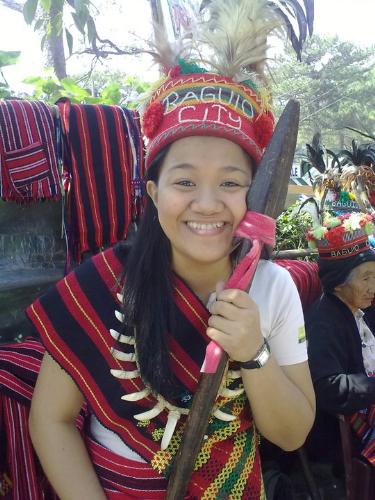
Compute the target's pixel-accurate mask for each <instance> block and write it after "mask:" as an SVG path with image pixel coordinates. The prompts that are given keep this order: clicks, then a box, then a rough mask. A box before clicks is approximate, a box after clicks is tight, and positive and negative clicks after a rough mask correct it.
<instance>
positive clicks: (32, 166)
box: [0, 100, 60, 203]
mask: <svg viewBox="0 0 375 500" xmlns="http://www.w3.org/2000/svg"><path fill="white" fill-rule="evenodd" d="M56 149H57V148H56V127H55V121H54V117H53V114H52V111H51V107H50V106H48V105H47V104H45V103H43V102H42V101H21V100H4V101H0V195H1V197H2V198H3V199H4V200H6V201H9V200H14V201H17V202H20V203H23V202H30V201H36V200H43V199H50V198H52V199H55V200H58V199H59V198H60V186H59V175H58V169H57V152H56Z"/></svg>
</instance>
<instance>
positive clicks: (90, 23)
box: [87, 16, 96, 44]
mask: <svg viewBox="0 0 375 500" xmlns="http://www.w3.org/2000/svg"><path fill="white" fill-rule="evenodd" d="M95 36H96V28H95V22H94V19H93V18H92V17H91V16H89V17H88V18H87V38H88V40H89V43H90V44H91V43H92V41H93V40H94V39H95Z"/></svg>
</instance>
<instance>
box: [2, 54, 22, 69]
mask: <svg viewBox="0 0 375 500" xmlns="http://www.w3.org/2000/svg"><path fill="white" fill-rule="evenodd" d="M20 55H21V52H20V51H19V50H17V51H16V50H11V51H6V50H0V67H3V66H10V65H12V64H16V63H17V62H18V59H19V57H20Z"/></svg>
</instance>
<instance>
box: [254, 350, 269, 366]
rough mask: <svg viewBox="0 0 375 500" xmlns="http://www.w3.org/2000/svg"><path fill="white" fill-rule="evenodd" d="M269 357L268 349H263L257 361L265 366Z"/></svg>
mask: <svg viewBox="0 0 375 500" xmlns="http://www.w3.org/2000/svg"><path fill="white" fill-rule="evenodd" d="M269 357H270V353H269V351H268V349H267V347H266V346H265V349H263V351H262V352H261V353H260V354H259V356H258V359H257V361H258V363H259V364H260V365H261V366H263V365H265V364H266V363H267V361H268V358H269Z"/></svg>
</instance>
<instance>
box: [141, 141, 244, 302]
mask: <svg viewBox="0 0 375 500" xmlns="http://www.w3.org/2000/svg"><path fill="white" fill-rule="evenodd" d="M250 182H251V160H250V158H249V157H248V156H247V155H246V154H245V153H244V151H243V150H242V149H241V148H240V146H238V145H237V144H235V143H233V142H230V141H228V140H227V139H221V138H218V137H186V138H184V139H179V140H177V141H176V142H174V143H173V144H172V145H171V147H170V148H169V150H168V152H167V154H166V157H165V159H164V162H163V166H162V168H161V170H160V174H159V180H158V182H157V183H156V182H154V181H149V182H148V183H147V192H148V194H149V195H150V197H151V199H152V200H153V203H154V204H155V206H156V208H157V211H158V217H159V222H160V225H161V227H162V229H163V231H164V233H165V234H166V236H167V238H168V239H169V241H170V244H171V252H172V265H173V269H174V270H175V271H176V272H177V273H178V274H179V275H180V276H181V277H182V278H183V279H184V280H185V281H186V282H187V283H188V284H191V283H192V282H194V280H195V279H196V277H197V276H198V275H201V276H202V272H203V274H204V268H206V266H207V263H211V264H212V265H214V266H215V267H216V269H217V271H216V272H213V273H212V281H211V283H208V282H206V286H205V288H206V290H204V291H203V290H202V291H201V294H203V295H202V297H203V301H204V302H207V300H208V296H209V294H210V293H211V292H212V291H215V285H216V283H217V282H218V281H220V280H222V279H223V277H224V278H225V280H226V279H227V278H229V276H230V274H231V270H232V268H231V263H230V261H228V258H227V257H228V254H230V252H231V247H232V240H233V232H234V229H235V228H236V227H237V226H238V224H239V223H240V221H241V220H242V219H243V217H244V215H245V212H246V194H247V191H248V189H249V186H250ZM212 270H213V268H212ZM215 274H216V275H217V277H216V278H215Z"/></svg>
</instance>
